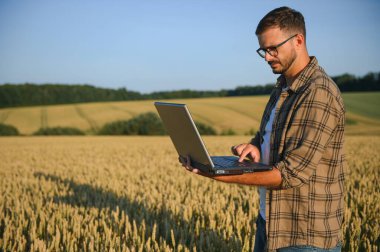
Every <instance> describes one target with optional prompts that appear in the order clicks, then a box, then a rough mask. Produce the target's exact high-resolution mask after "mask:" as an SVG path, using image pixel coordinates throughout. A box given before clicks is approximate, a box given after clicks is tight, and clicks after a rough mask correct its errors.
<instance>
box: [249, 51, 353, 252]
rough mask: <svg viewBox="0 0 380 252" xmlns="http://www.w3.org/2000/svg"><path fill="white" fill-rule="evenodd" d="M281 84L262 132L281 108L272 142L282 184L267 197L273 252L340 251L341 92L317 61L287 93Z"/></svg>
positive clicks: (272, 157) (342, 173)
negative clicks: (293, 250)
mask: <svg viewBox="0 0 380 252" xmlns="http://www.w3.org/2000/svg"><path fill="white" fill-rule="evenodd" d="M285 85H286V81H285V78H284V77H283V76H280V77H279V78H278V80H277V84H276V86H275V88H274V89H273V91H272V94H271V96H270V99H269V102H268V104H267V106H266V108H265V111H264V114H263V117H262V120H261V125H260V130H259V132H258V133H257V134H256V136H255V137H254V138H253V139H252V141H251V143H252V144H254V145H255V146H257V147H258V148H259V149H260V143H261V141H263V140H262V139H263V138H262V136H263V135H264V133H265V132H264V130H265V125H266V123H267V122H268V119H269V116H270V113H271V110H272V109H273V106H275V105H276V102H277V100H278V104H277V107H276V110H275V111H276V112H275V119H274V121H273V126H272V135H271V138H270V159H269V160H270V161H271V163H272V165H274V166H275V167H277V169H278V170H279V171H280V172H281V177H282V182H281V185H280V186H279V187H278V188H276V189H273V188H272V189H268V190H267V194H266V216H267V221H266V227H267V241H268V243H267V246H268V250H274V249H277V248H281V247H287V246H295V245H309V246H316V247H321V248H325V249H328V248H332V247H335V246H336V245H337V244H338V243H339V242H341V241H342V232H341V229H342V222H343V216H344V202H343V200H344V199H343V196H344V177H345V171H346V166H347V163H346V161H345V154H344V151H343V143H344V124H345V109H344V104H343V100H342V97H341V94H340V91H339V89H338V87H337V86H336V84H335V83H334V82H333V80H332V79H331V78H329V77H328V76H327V74H326V73H325V72H324V70H323V69H322V68H321V67H320V66H319V65H318V61H317V59H316V58H315V57H311V58H310V62H309V64H308V65H307V66H306V67H305V69H304V70H303V71H302V72H301V73H300V74H299V76H298V77H297V78H296V80H295V81H294V82H293V84H292V85H291V86H290V88H289V89H288V90H287V91H282V88H283V87H285Z"/></svg>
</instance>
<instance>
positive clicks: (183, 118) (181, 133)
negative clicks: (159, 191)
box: [154, 102, 272, 175]
mask: <svg viewBox="0 0 380 252" xmlns="http://www.w3.org/2000/svg"><path fill="white" fill-rule="evenodd" d="M154 106H155V107H156V109H157V111H158V114H159V116H160V118H161V120H162V122H163V124H164V127H165V129H166V131H167V133H168V134H169V136H170V138H171V140H172V142H173V144H174V147H175V148H176V150H177V152H178V155H179V156H180V157H183V158H186V157H187V156H189V157H190V161H191V166H192V167H194V168H197V169H199V170H201V171H202V172H204V173H207V174H210V175H231V174H243V173H251V172H260V171H269V170H272V166H269V165H265V164H262V163H254V162H251V161H248V160H244V161H243V162H239V161H238V160H239V157H237V156H210V155H209V153H208V151H207V148H206V146H205V144H204V142H203V140H202V138H201V136H200V134H199V132H198V129H197V127H196V125H195V123H194V121H193V119H192V117H191V114H190V112H189V109H188V108H187V106H186V104H178V103H167V102H155V103H154Z"/></svg>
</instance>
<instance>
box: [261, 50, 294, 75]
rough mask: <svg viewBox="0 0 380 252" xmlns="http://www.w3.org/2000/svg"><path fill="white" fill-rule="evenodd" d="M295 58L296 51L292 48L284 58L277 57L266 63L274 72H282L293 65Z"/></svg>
mask: <svg viewBox="0 0 380 252" xmlns="http://www.w3.org/2000/svg"><path fill="white" fill-rule="evenodd" d="M296 58H297V53H296V51H295V50H294V49H292V50H291V52H290V55H289V57H287V58H285V59H282V60H280V59H277V60H273V61H269V62H268V64H269V65H270V67H271V68H272V72H273V73H274V74H283V73H285V72H286V71H288V69H289V68H290V67H291V66H292V65H293V63H294V61H295V60H296Z"/></svg>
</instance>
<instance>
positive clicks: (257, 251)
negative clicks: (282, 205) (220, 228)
mask: <svg viewBox="0 0 380 252" xmlns="http://www.w3.org/2000/svg"><path fill="white" fill-rule="evenodd" d="M265 229H266V227H265V220H264V219H263V217H261V214H259V216H258V217H257V220H256V236H255V247H254V248H253V251H254V252H262V251H266V250H267V248H266V247H267V236H266V230H265ZM341 249H342V245H341V244H338V245H337V246H336V247H335V248H332V249H321V248H317V247H314V246H303V245H302V246H292V247H286V248H280V249H277V252H301V251H305V252H308V251H315V252H340V251H341Z"/></svg>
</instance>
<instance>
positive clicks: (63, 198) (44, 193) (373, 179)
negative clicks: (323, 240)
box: [0, 137, 380, 251]
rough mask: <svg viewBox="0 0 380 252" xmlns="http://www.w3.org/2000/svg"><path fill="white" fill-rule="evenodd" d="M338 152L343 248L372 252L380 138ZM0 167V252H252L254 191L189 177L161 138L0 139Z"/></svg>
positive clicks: (222, 150)
mask: <svg viewBox="0 0 380 252" xmlns="http://www.w3.org/2000/svg"><path fill="white" fill-rule="evenodd" d="M248 140H249V139H247V138H246V137H207V138H205V141H206V145H207V146H208V147H209V149H210V151H211V153H212V154H215V155H225V154H228V150H229V147H230V146H231V145H233V144H236V143H240V142H242V141H248ZM346 147H347V148H346V149H347V151H346V152H347V154H348V161H349V174H348V176H347V181H346V185H347V186H346V189H347V194H346V205H347V211H346V214H345V220H346V222H345V226H344V228H343V232H344V235H345V236H344V237H345V241H344V249H345V250H351V251H357V250H364V251H377V250H378V249H379V234H380V231H379V230H380V225H379V218H378V213H379V211H380V209H379V203H378V202H379V201H380V189H379V182H380V181H379V175H380V174H379V165H378V164H379V163H380V137H348V138H347V143H346ZM0 160H1V161H0V250H4V251H25V250H27V251H252V248H253V243H254V234H255V224H254V222H255V220H256V217H257V214H258V194H257V192H256V190H257V189H256V187H248V186H239V185H231V184H224V183H220V182H216V181H212V180H209V179H206V178H202V177H199V176H196V175H193V174H190V173H188V172H187V171H185V170H184V169H182V168H181V167H180V165H179V164H178V163H177V162H176V160H177V155H176V153H175V150H174V148H173V146H172V144H171V142H170V140H169V138H168V137H34V138H33V137H21V138H16V137H14V138H0Z"/></svg>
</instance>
